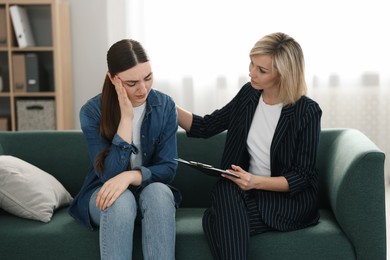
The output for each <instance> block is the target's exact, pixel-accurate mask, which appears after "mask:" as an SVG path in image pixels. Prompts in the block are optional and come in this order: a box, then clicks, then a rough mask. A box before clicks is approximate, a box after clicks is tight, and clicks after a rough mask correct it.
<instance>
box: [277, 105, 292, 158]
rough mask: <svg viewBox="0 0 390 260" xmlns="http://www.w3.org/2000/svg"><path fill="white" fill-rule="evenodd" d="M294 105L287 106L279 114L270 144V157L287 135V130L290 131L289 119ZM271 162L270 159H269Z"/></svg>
mask: <svg viewBox="0 0 390 260" xmlns="http://www.w3.org/2000/svg"><path fill="white" fill-rule="evenodd" d="M295 106H296V105H295V104H294V105H288V106H285V107H283V109H282V112H281V114H280V118H279V121H278V124H277V126H276V129H275V133H274V137H273V139H272V143H271V156H272V155H274V154H275V151H276V149H277V148H278V146H279V145H280V142H281V141H282V140H283V137H284V136H285V134H286V133H287V130H288V129H290V128H289V125H290V124H291V118H292V116H293V114H294V107H295ZM271 161H272V159H271Z"/></svg>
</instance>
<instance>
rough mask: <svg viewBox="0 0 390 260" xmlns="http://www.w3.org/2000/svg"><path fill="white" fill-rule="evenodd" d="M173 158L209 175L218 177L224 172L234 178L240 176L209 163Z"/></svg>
mask: <svg viewBox="0 0 390 260" xmlns="http://www.w3.org/2000/svg"><path fill="white" fill-rule="evenodd" d="M175 160H176V161H178V162H180V163H183V164H185V165H188V166H190V167H192V168H194V169H197V170H199V171H201V172H203V173H205V174H207V175H210V176H214V177H219V176H221V174H226V175H230V176H233V177H235V178H240V176H238V175H237V174H235V173H233V172H229V171H227V170H222V169H219V168H215V167H214V166H212V165H209V164H205V163H201V162H195V161H187V160H184V159H181V158H177V159H175Z"/></svg>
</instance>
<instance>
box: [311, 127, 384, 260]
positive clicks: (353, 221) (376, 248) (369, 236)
mask: <svg viewBox="0 0 390 260" xmlns="http://www.w3.org/2000/svg"><path fill="white" fill-rule="evenodd" d="M323 134H324V136H323V140H322V142H323V143H322V144H321V145H320V146H321V147H322V148H321V149H320V152H319V157H322V159H321V161H322V166H320V167H321V168H322V169H321V168H320V175H321V183H322V189H323V192H325V196H326V197H327V199H328V202H329V206H330V208H331V210H332V211H333V213H334V215H335V217H336V219H337V221H338V223H339V225H340V226H341V228H342V230H343V231H344V232H345V233H346V235H347V236H348V238H349V239H350V241H351V242H352V244H353V245H354V247H355V252H356V256H357V259H367V260H368V259H386V213H385V212H386V206H385V178H384V177H385V176H384V160H385V155H384V153H383V152H382V151H381V150H380V149H379V148H378V147H377V146H376V145H375V144H374V143H373V142H372V141H371V140H370V139H369V138H368V137H366V136H365V135H364V134H363V133H361V132H359V131H358V130H354V129H332V130H331V129H326V130H323ZM330 136H332V137H331V138H329V137H330ZM321 138H322V136H321ZM324 142H326V143H324Z"/></svg>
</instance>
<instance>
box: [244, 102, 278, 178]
mask: <svg viewBox="0 0 390 260" xmlns="http://www.w3.org/2000/svg"><path fill="white" fill-rule="evenodd" d="M282 108H283V104H282V103H279V104H276V105H267V104H266V103H264V101H263V96H260V100H259V105H258V106H257V108H256V111H255V114H254V116H253V121H252V124H251V128H250V129H249V133H248V139H247V147H248V152H249V156H250V160H249V172H250V173H252V174H254V175H259V176H271V157H270V151H271V142H272V139H273V136H274V133H275V129H276V125H277V124H278V121H279V117H280V113H281V112H282Z"/></svg>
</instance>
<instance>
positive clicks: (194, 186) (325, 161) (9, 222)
mask: <svg viewBox="0 0 390 260" xmlns="http://www.w3.org/2000/svg"><path fill="white" fill-rule="evenodd" d="M177 137H178V151H179V156H180V157H181V158H184V159H188V160H196V161H202V162H205V163H208V164H212V165H215V166H218V165H219V162H220V157H221V153H222V148H223V145H224V138H225V134H224V133H223V134H220V135H218V136H215V137H213V138H210V139H207V140H204V139H194V138H188V137H187V136H186V135H185V133H184V132H180V131H179V132H178V135H177ZM86 149H87V147H86V144H85V141H84V138H83V135H82V133H81V132H80V131H35V132H0V154H6V155H13V156H16V157H18V158H20V159H23V160H25V161H27V162H30V163H32V164H34V165H36V166H38V167H39V168H41V169H43V170H45V171H47V172H49V173H50V174H52V175H53V176H55V177H56V178H57V179H58V180H59V181H60V182H61V183H62V184H63V185H64V187H65V188H66V189H67V190H68V191H69V192H70V193H71V194H72V195H75V194H76V193H77V192H78V190H79V189H80V186H81V185H82V182H83V179H84V176H85V175H86V173H87V168H88V156H87V150H86ZM384 159H385V155H384V153H383V152H382V151H381V150H380V149H378V147H377V146H376V145H375V144H374V143H373V142H372V141H370V140H369V139H368V138H367V137H366V136H365V135H363V134H362V133H361V132H359V131H357V130H353V129H323V130H322V132H321V138H320V146H319V154H318V168H319V170H320V194H319V202H320V207H321V212H320V213H321V219H320V222H319V224H318V225H316V226H313V227H309V228H307V229H304V230H298V231H293V232H287V233H282V232H269V233H265V234H263V235H259V236H255V237H253V238H251V241H250V243H251V244H250V252H249V258H250V259H262V260H264V259H272V260H277V259H299V260H304V259H310V260H313V259H316V260H319V259H327V260H330V259H331V260H335V259H342V260H347V259H360V260H384V259H386V217H385V185H384ZM216 180H217V178H215V177H210V176H207V175H204V174H202V173H200V172H198V171H196V170H193V169H192V168H190V167H188V166H186V165H179V168H178V173H177V176H176V178H175V181H174V185H175V186H176V187H178V188H179V189H180V190H181V191H182V194H183V202H182V204H181V207H180V208H179V209H178V210H177V216H176V221H177V238H176V259H179V260H190V259H196V260H202V259H211V254H210V251H209V248H208V245H207V242H206V238H205V236H204V235H203V231H202V225H201V219H202V215H203V211H204V209H205V207H207V206H208V203H209V193H210V190H211V189H212V186H213V184H214V183H215V182H216ZM135 236H136V239H135V242H134V243H135V246H134V259H142V253H141V244H140V228H139V227H137V229H136V234H135ZM0 259H2V260H7V259H12V260H14V259H19V260H20V259H29V260H31V259H39V260H43V259H56V260H60V259H67V260H69V259H83V260H84V259H99V235H98V232H96V231H95V232H91V231H88V230H87V229H85V228H84V227H82V226H81V225H80V224H78V223H76V222H75V221H74V220H73V218H71V217H70V216H69V215H68V213H67V208H62V209H59V210H57V211H56V212H55V213H54V215H53V218H52V220H51V221H50V222H49V223H43V222H38V221H34V220H28V219H23V218H20V217H16V216H13V215H11V214H8V213H7V212H5V211H3V210H0Z"/></svg>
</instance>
